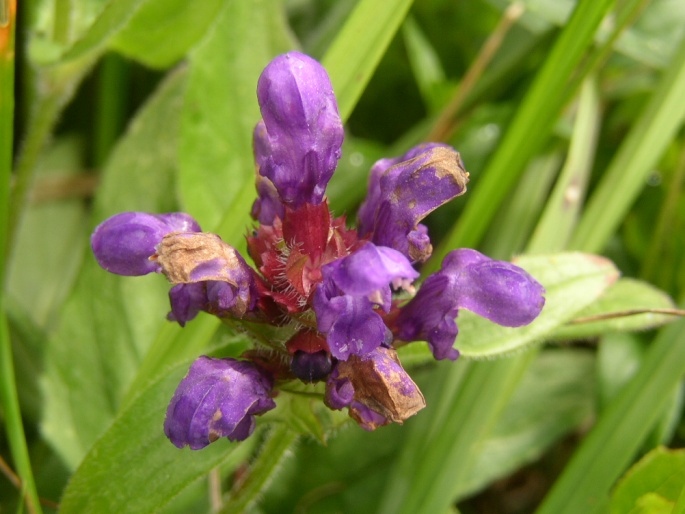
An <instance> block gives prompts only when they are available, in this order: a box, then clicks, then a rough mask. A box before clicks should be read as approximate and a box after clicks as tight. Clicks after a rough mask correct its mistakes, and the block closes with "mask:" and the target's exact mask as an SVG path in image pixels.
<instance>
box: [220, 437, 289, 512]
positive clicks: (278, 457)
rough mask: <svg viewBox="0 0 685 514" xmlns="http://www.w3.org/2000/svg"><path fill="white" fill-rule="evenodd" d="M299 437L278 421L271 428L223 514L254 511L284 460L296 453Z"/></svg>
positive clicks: (226, 504)
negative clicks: (295, 448) (253, 508)
mask: <svg viewBox="0 0 685 514" xmlns="http://www.w3.org/2000/svg"><path fill="white" fill-rule="evenodd" d="M296 440H297V433H296V432H293V431H291V430H290V429H289V428H288V427H287V426H285V425H280V424H276V425H274V426H272V427H271V429H270V430H269V432H268V434H267V436H266V441H265V442H264V443H263V444H262V447H261V448H260V450H259V455H258V456H257V458H256V459H255V460H254V461H253V462H252V465H251V466H250V470H249V472H248V476H247V479H246V480H245V481H244V482H243V483H242V484H241V486H240V488H239V489H238V491H237V492H235V494H233V495H232V496H231V497H230V498H229V499H228V501H227V502H226V503H225V504H224V505H223V507H222V508H221V510H220V511H219V512H220V513H221V514H242V513H243V512H246V511H249V510H251V509H250V507H253V506H254V504H255V503H256V502H257V501H258V499H259V498H260V497H261V495H262V491H264V490H265V489H266V488H267V487H268V484H269V483H270V482H272V481H273V479H274V477H275V476H276V474H277V473H278V472H279V471H280V470H281V468H282V465H283V461H284V460H285V459H286V458H287V457H288V456H290V455H291V454H292V452H291V448H292V446H293V444H294V443H295V441H296Z"/></svg>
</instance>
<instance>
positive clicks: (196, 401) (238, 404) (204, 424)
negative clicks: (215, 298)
mask: <svg viewBox="0 0 685 514" xmlns="http://www.w3.org/2000/svg"><path fill="white" fill-rule="evenodd" d="M271 387H272V382H271V379H270V378H269V377H268V376H267V375H266V373H265V372H264V371H262V370H261V369H260V368H258V367H257V366H256V365H255V364H253V363H251V362H247V361H238V360H235V359H213V358H210V357H204V356H203V357H200V358H198V359H197V360H196V361H195V362H194V363H193V365H192V366H191V368H190V370H189V371H188V374H187V375H186V376H185V378H184V379H183V380H182V381H181V383H180V384H179V385H178V388H177V389H176V392H175V393H174V397H173V398H172V399H171V402H170V403H169V407H168V409H167V413H166V419H165V421H164V433H165V434H166V436H167V437H168V438H169V439H170V440H171V442H172V443H173V444H174V445H175V446H177V447H179V448H183V447H184V446H190V448H191V449H193V450H199V449H200V448H204V447H205V446H207V445H208V444H209V443H211V442H214V441H216V440H217V439H219V438H221V437H227V438H228V439H230V440H231V441H242V440H243V439H245V438H247V437H248V436H249V435H250V434H251V433H252V431H253V430H254V425H255V423H254V416H255V415H259V414H263V413H265V412H266V411H268V410H270V409H273V408H274V407H275V406H276V404H275V403H274V401H273V400H272V399H271V397H270V392H271Z"/></svg>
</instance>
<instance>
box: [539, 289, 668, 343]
mask: <svg viewBox="0 0 685 514" xmlns="http://www.w3.org/2000/svg"><path fill="white" fill-rule="evenodd" d="M674 307H675V305H674V304H673V300H671V298H670V297H669V296H668V295H667V294H666V293H664V292H663V291H661V290H660V289H657V288H656V287H654V286H652V285H650V284H648V283H646V282H642V281H640V280H635V279H631V278H623V279H621V280H619V281H618V282H616V283H615V284H614V285H612V286H611V287H610V288H609V289H607V291H606V292H605V293H604V294H603V295H602V297H601V298H600V299H599V300H598V301H596V302H595V303H593V304H591V305H590V306H588V307H587V308H586V309H583V310H582V311H580V312H578V313H576V318H578V319H580V320H582V319H586V318H594V317H600V318H601V317H602V316H605V315H612V314H620V313H621V312H626V313H627V314H626V315H624V316H618V317H615V318H611V319H598V320H596V321H592V320H591V319H589V320H588V321H584V322H582V323H573V324H568V325H565V326H564V327H561V328H560V329H559V330H557V331H555V332H554V334H553V337H554V338H555V339H558V340H563V339H566V340H568V339H586V338H592V337H597V336H599V335H602V334H606V333H610V332H627V331H634V330H647V329H650V328H654V327H658V326H660V325H663V324H665V323H669V322H671V321H674V320H675V316H672V315H666V314H657V313H645V314H632V315H631V314H629V313H630V311H640V310H649V309H673V308H674Z"/></svg>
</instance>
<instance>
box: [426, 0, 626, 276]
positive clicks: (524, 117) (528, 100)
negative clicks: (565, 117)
mask: <svg viewBox="0 0 685 514" xmlns="http://www.w3.org/2000/svg"><path fill="white" fill-rule="evenodd" d="M612 3H613V2H611V1H609V0H600V1H588V0H581V1H580V2H578V5H577V7H576V9H575V11H574V13H573V15H572V16H571V19H570V20H569V22H568V24H567V25H566V26H565V27H564V29H563V30H562V32H561V34H560V35H559V37H558V39H557V40H556V42H555V43H554V46H553V47H552V49H551V51H550V52H549V54H548V55H547V58H546V60H545V63H544V65H543V67H542V69H541V70H540V72H538V74H537V75H536V77H535V81H534V82H533V84H532V86H531V87H530V89H529V91H528V93H527V94H526V96H525V98H524V100H523V102H522V104H521V106H520V107H519V109H518V112H517V114H516V116H515V117H514V119H513V121H512V122H511V125H510V126H509V128H508V129H507V132H506V135H505V137H504V139H503V141H502V142H501V144H500V146H499V148H498V150H497V152H496V153H495V154H494V155H493V157H492V158H491V160H490V162H489V163H488V166H487V168H486V169H485V171H484V172H483V174H482V178H481V179H480V180H479V183H478V184H473V187H472V191H473V193H471V198H470V199H469V202H468V204H467V205H466V209H465V210H464V212H463V214H462V215H461V217H460V219H459V222H458V223H457V224H456V225H455V227H454V229H453V230H452V232H451V233H450V234H449V235H448V237H447V238H446V239H445V240H444V241H443V242H442V244H441V246H440V247H439V249H438V251H437V252H436V253H435V254H434V257H433V260H432V262H433V265H435V264H436V261H438V260H439V259H441V258H442V257H443V256H444V255H445V254H446V253H447V252H448V251H449V250H451V249H453V248H457V247H460V246H467V247H468V246H474V245H475V244H476V243H478V241H479V240H480V238H481V237H482V235H483V234H484V233H485V230H486V229H487V227H488V224H489V222H490V221H491V220H492V217H493V216H494V214H495V212H496V210H497V208H498V207H499V206H500V204H501V202H502V200H503V199H504V197H505V196H506V194H507V193H508V192H509V191H511V189H512V187H513V186H514V184H515V183H516V181H517V180H518V178H519V176H520V174H521V172H522V171H523V169H524V166H525V164H526V162H528V160H529V159H530V158H531V157H532V156H533V155H534V154H535V152H536V151H538V150H539V149H540V147H541V145H542V143H543V142H544V141H545V140H546V139H547V137H549V133H550V130H551V128H552V125H553V122H554V120H555V118H556V117H557V115H558V114H559V112H560V110H561V109H562V107H563V106H564V104H565V103H566V101H567V100H568V98H569V95H570V94H572V91H571V90H568V89H567V87H566V86H567V84H568V82H569V81H570V79H571V77H572V76H573V74H574V72H575V69H576V67H577V65H578V64H579V63H580V61H581V59H582V58H583V56H584V55H585V53H586V51H587V49H588V48H589V46H590V45H591V44H592V41H593V36H594V34H595V31H596V30H597V27H598V26H599V23H600V22H601V20H602V19H603V17H604V15H605V14H606V13H607V11H608V10H609V8H610V7H611V5H612Z"/></svg>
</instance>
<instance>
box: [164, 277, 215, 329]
mask: <svg viewBox="0 0 685 514" xmlns="http://www.w3.org/2000/svg"><path fill="white" fill-rule="evenodd" d="M169 303H170V304H171V312H170V313H169V314H168V315H167V319H168V320H169V321H176V322H178V324H179V325H181V326H182V327H185V325H186V323H188V322H189V321H190V320H191V319H194V318H195V316H197V315H198V313H199V312H200V311H202V310H205V309H206V306H207V291H206V289H205V285H204V284H203V283H201V282H198V283H195V284H178V285H175V286H174V287H172V288H171V289H170V290H169Z"/></svg>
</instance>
